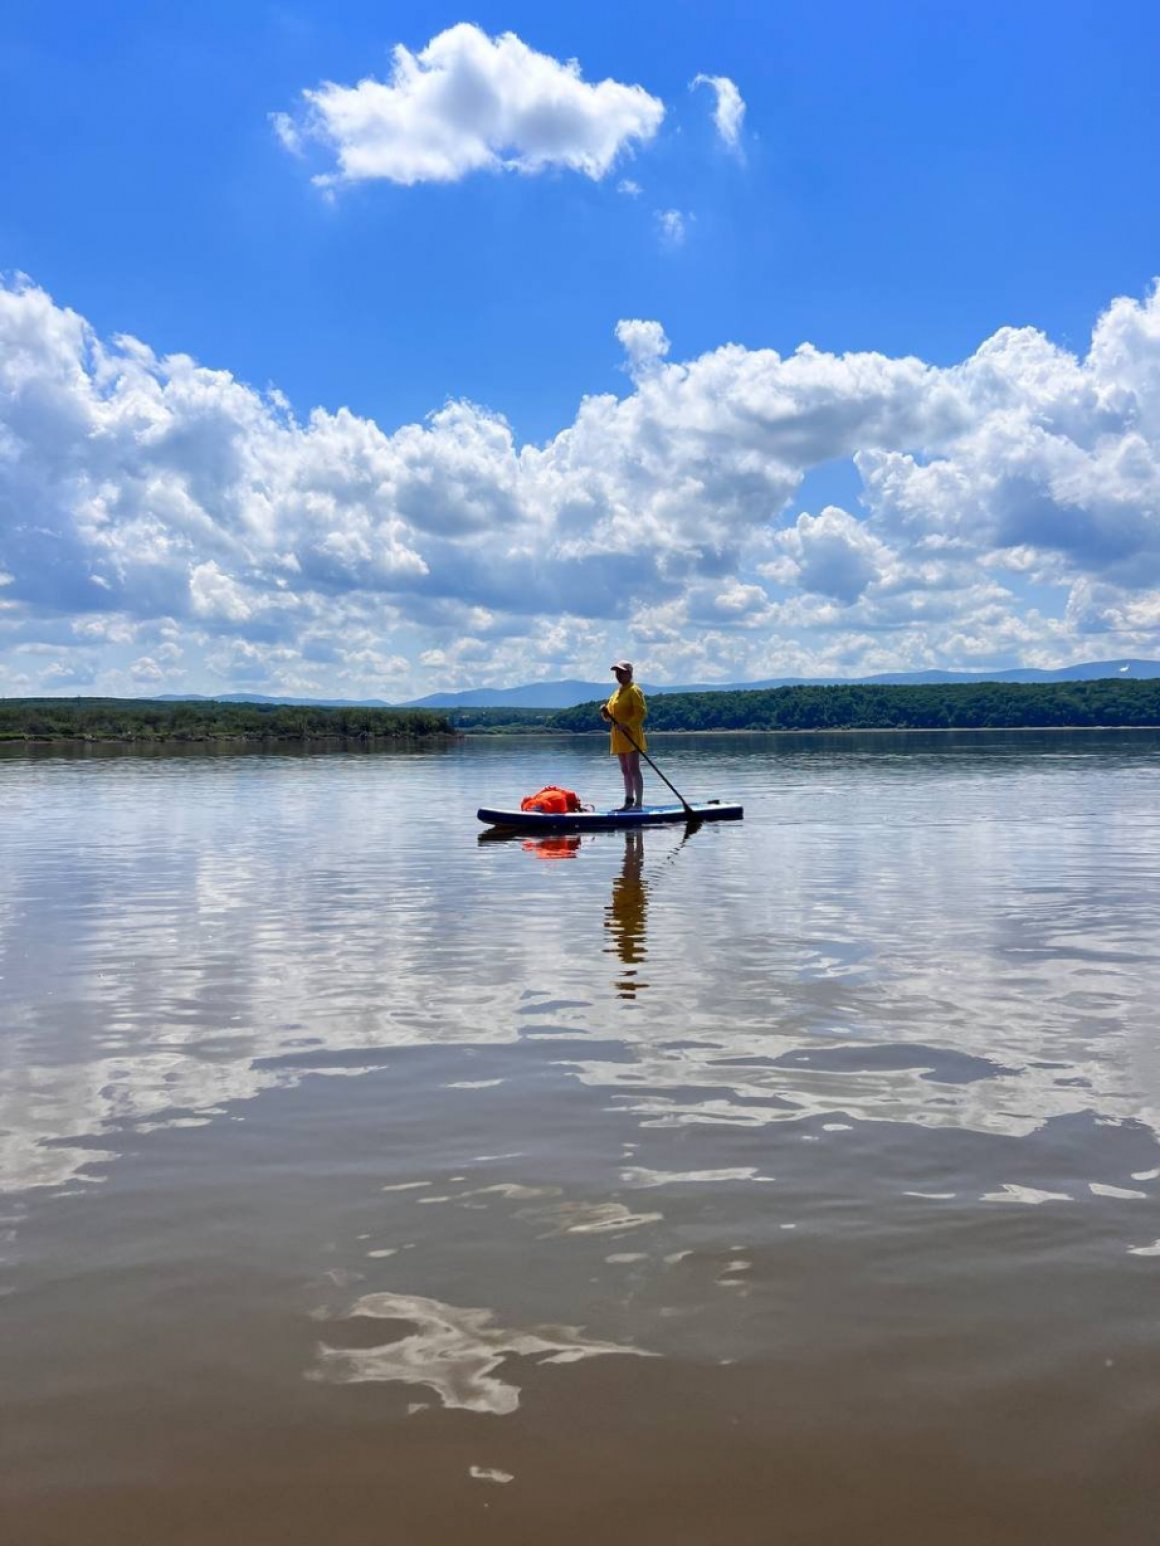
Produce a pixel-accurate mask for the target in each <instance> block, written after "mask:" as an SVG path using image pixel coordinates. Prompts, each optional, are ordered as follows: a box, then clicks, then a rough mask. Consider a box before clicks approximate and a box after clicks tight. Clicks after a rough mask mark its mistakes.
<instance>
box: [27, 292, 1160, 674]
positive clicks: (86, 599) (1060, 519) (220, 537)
mask: <svg viewBox="0 0 1160 1546" xmlns="http://www.w3.org/2000/svg"><path fill="white" fill-rule="evenodd" d="M616 336H617V339H618V340H619V343H620V346H621V348H622V349H623V351H624V355H625V359H626V366H627V370H628V374H629V377H630V382H631V385H630V386H629V387H628V388H627V390H626V392H625V394H624V395H623V396H616V395H613V394H611V393H605V394H600V395H596V396H591V397H588V398H585V399H584V400H583V402H582V403H581V405H580V408H579V410H578V411H577V413H576V415H575V417H574V419H573V420H572V422H571V423H569V424H567V425H565V426H564V427H563V428H562V429H561V430H560V431H559V433H558V434H556V435H555V436H554V437H553V438H551V439H550V440H548V441H547V442H546V443H543V444H539V445H533V444H525V443H521V442H520V440H519V438H518V437H517V435H516V434H515V432H514V430H513V428H512V426H511V425H510V424H508V423H507V422H506V420H504V419H503V418H502V417H500V416H499V415H497V414H494V413H491V412H489V411H488V410H487V409H486V408H483V407H480V406H478V405H475V404H472V403H466V402H452V403H449V404H448V405H446V406H445V407H444V408H442V409H440V410H439V411H438V412H437V413H434V414H432V415H431V416H430V417H429V418H427V419H426V420H425V421H423V422H422V423H416V424H408V425H404V426H402V427H401V428H399V429H397V430H395V431H394V432H393V433H388V432H387V431H385V430H383V429H382V428H381V427H380V426H379V425H377V424H375V423H374V422H373V421H372V420H369V419H366V418H361V417H359V416H358V415H356V414H353V413H351V412H350V411H349V410H347V409H339V410H338V411H336V412H327V411H324V410H322V409H316V410H314V411H313V412H311V413H308V414H306V415H305V416H299V415H297V414H296V413H295V412H293V411H292V410H291V408H290V407H289V406H288V404H287V403H286V402H285V400H284V399H283V398H282V397H281V396H280V395H279V394H278V393H276V392H269V393H263V392H258V391H256V390H254V389H253V388H251V387H249V386H247V385H246V384H245V383H243V382H240V381H238V380H237V379H236V378H235V377H233V376H231V375H230V374H229V373H228V372H226V371H221V370H214V369H211V368H209V367H206V366H204V365H201V364H199V363H198V362H196V361H195V360H193V359H191V358H190V357H189V356H188V355H183V354H177V355H168V356H160V355H157V354H155V353H154V352H153V351H152V350H150V349H149V348H148V347H147V345H145V344H144V343H141V342H139V341H137V340H134V339H130V338H123V337H121V338H112V339H106V338H101V337H99V336H98V335H97V334H96V333H95V332H94V331H93V329H92V328H90V327H89V326H88V324H87V323H86V322H85V321H84V319H83V318H81V317H80V316H78V315H77V314H76V313H75V312H73V311H70V310H69V309H67V308H66V307H63V306H60V305H58V304H56V303H55V302H54V301H53V300H52V298H51V297H50V296H48V295H47V294H46V293H45V292H44V291H43V290H41V289H39V288H37V287H36V286H35V285H34V284H32V283H30V282H27V281H24V282H18V283H13V284H8V285H0V574H3V576H4V583H3V587H2V589H0V691H3V690H9V691H13V690H16V687H17V685H22V684H26V683H28V682H32V683H33V684H34V685H37V686H41V687H45V688H48V689H49V690H51V689H53V688H56V689H58V690H62V689H63V688H64V687H65V686H69V685H75V684H78V683H84V682H95V683H96V684H97V685H98V686H99V687H100V689H101V690H106V691H114V690H117V689H118V688H120V689H122V690H126V691H129V690H140V688H141V686H142V685H147V684H148V683H149V682H150V681H157V680H160V678H158V677H157V676H155V675H154V672H155V670H156V671H160V672H162V673H163V675H164V679H165V681H166V682H167V683H173V684H174V687H175V688H176V687H177V685H178V684H179V683H181V682H185V683H186V684H187V685H188V686H189V687H190V689H191V690H206V689H207V688H209V687H212V686H214V685H217V684H219V683H220V686H221V688H222V689H225V688H226V687H228V686H229V685H232V684H239V683H244V684H245V685H250V686H258V685H259V684H264V690H265V688H271V689H272V688H277V689H279V690H287V691H291V690H293V691H299V692H304V693H310V692H313V693H317V694H318V695H327V696H330V695H339V694H347V695H351V696H355V695H365V696H371V695H376V696H377V695H400V694H402V693H405V692H406V690H407V689H408V688H411V689H412V690H413V691H414V692H416V693H417V692H420V691H422V690H424V689H425V687H427V686H443V685H460V684H461V683H467V682H473V681H474V682H478V681H493V682H501V683H502V682H511V681H513V680H522V679H528V678H531V677H534V676H543V675H561V676H576V675H586V674H591V675H592V676H594V677H599V676H602V675H603V671H604V667H605V666H606V664H607V661H608V659H611V658H614V655H615V654H616V653H617V652H621V653H627V652H629V651H630V650H631V652H632V655H633V658H634V659H637V658H639V660H640V661H641V670H642V674H643V675H646V676H651V677H652V679H653V680H666V679H667V680H675V679H681V678H682V677H683V678H684V679H686V680H690V679H691V680H697V679H701V680H708V679H712V678H714V677H716V678H718V679H719V678H721V677H726V678H732V679H740V678H744V677H746V676H750V677H752V676H763V675H764V676H768V675H774V674H779V675H780V674H791V673H792V672H795V671H796V672H798V673H809V672H827V673H833V672H840V673H844V674H854V673H855V672H858V671H870V670H885V669H900V668H902V667H907V666H911V667H913V666H919V665H931V664H943V665H947V664H950V665H954V664H964V663H968V662H975V663H988V662H991V661H994V662H996V663H999V662H1002V663H1015V662H1016V661H1021V662H1023V663H1026V664H1051V663H1056V662H1059V661H1066V660H1068V659H1075V658H1078V657H1080V656H1081V655H1082V656H1086V657H1088V658H1090V657H1091V656H1092V655H1107V656H1109V657H1110V656H1112V655H1113V654H1116V653H1119V654H1125V655H1126V654H1148V653H1157V652H1160V299H1158V297H1157V294H1156V293H1153V294H1151V295H1150V296H1148V297H1147V298H1145V299H1143V300H1130V299H1124V300H1117V301H1115V302H1114V303H1113V304H1112V305H1111V306H1110V307H1109V309H1108V310H1107V312H1106V313H1105V314H1104V315H1103V316H1102V317H1101V318H1100V319H1099V320H1098V322H1097V324H1096V327H1095V329H1094V332H1093V337H1092V343H1091V347H1090V349H1089V350H1088V351H1087V353H1086V354H1083V355H1079V354H1075V353H1073V352H1071V351H1069V350H1066V349H1062V348H1060V347H1058V346H1056V345H1054V344H1052V343H1051V342H1050V341H1049V340H1048V339H1047V338H1045V337H1044V336H1043V335H1042V334H1041V333H1039V332H1036V331H1035V330H1033V329H1027V328H1023V329H1013V328H1004V329H1001V330H1000V331H999V332H997V333H996V334H995V335H994V336H993V337H991V338H989V339H987V340H985V341H984V342H983V343H982V344H981V345H980V346H979V348H978V349H977V350H976V351H975V352H974V353H973V354H972V355H970V356H969V357H968V358H967V359H965V360H963V361H962V362H961V363H959V364H956V365H951V366H934V365H930V364H927V363H925V362H924V361H922V360H919V359H916V358H913V357H901V358H895V357H891V356H888V355H884V354H877V353H870V352H862V353H852V354H845V355H839V354H832V353H828V352H825V351H822V350H818V349H815V348H812V347H811V346H809V345H802V346H801V347H800V348H799V349H797V350H796V351H795V352H794V353H792V354H790V355H781V354H778V353H777V352H775V351H773V350H770V349H748V348H744V347H742V346H740V345H737V344H724V345H722V346H721V347H719V348H715V349H711V350H709V351H707V352H706V353H704V354H701V355H699V356H697V357H695V358H692V359H687V360H673V359H672V358H671V348H670V345H669V340H668V338H667V337H666V335H665V332H664V329H663V327H662V326H661V324H660V323H659V322H658V321H656V320H653V319H648V318H639V317H638V318H632V319H625V320H624V321H622V322H620V323H619V324H618V325H617V328H616ZM610 346H611V341H610ZM842 459H848V460H851V461H852V462H853V464H854V466H855V467H856V468H857V469H858V470H859V471H860V473H861V477H862V480H863V482H862V490H861V499H860V503H859V507H858V508H857V509H855V510H844V509H840V508H838V507H837V506H835V505H826V506H825V507H824V508H822V509H821V510H820V512H818V513H814V512H813V511H811V510H810V509H808V508H806V509H803V508H802V506H801V504H800V502H799V501H800V499H801V495H802V492H803V483H804V481H805V480H806V479H807V478H808V476H809V474H810V473H811V470H812V469H814V468H818V467H822V466H823V465H826V464H830V463H833V462H835V461H838V460H842ZM808 487H809V485H808V483H805V488H806V490H808ZM1028 586H1034V587H1035V601H1034V604H1031V602H1030V601H1029V600H1028V595H1029V592H1028V591H1027V587H1028ZM610 648H612V649H613V654H612V655H610V654H609V649H610ZM407 663H410V664H409V665H408V664H407Z"/></svg>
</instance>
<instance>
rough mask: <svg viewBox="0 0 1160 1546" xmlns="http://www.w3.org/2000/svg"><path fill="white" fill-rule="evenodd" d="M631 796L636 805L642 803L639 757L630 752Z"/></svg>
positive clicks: (642, 781) (641, 776)
mask: <svg viewBox="0 0 1160 1546" xmlns="http://www.w3.org/2000/svg"><path fill="white" fill-rule="evenodd" d="M632 797H633V799H634V800H635V801H636V804H637V806H638V807H639V806H641V805H643V804H644V774H643V773H642V772H641V770H640V757H639V756H638V755H637V753H636V752H633V754H632Z"/></svg>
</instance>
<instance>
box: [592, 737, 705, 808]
mask: <svg viewBox="0 0 1160 1546" xmlns="http://www.w3.org/2000/svg"><path fill="white" fill-rule="evenodd" d="M608 721H609V724H613V725H615V726H616V728H617V729H618V730H619V731H620V733H621V735H622V736H623V737H624V739H625V740H626V741H627V742H628V744H629V745H630V746H631V747H632V749H633V751H636V752H639V753H640V755H641V756H642V757H643V758H644V760H645V761H646V762H647V763H648V765H649V767H650V768H651V769H652V770H653V772H654V773H655V774H656V776H657V777H658V778H659V779H660V781H661V783H662V784H668V786H669V788H670V789H671V790H672V791H673V793H674V794H675V795H676V797H677V799H678V800H679V801H680V802H681V804H682V805H683V806H684V807H685V815H686V816H687V817H688V818H689V820H690V821H700V819H701V818H700V817H699V816H698V815H697V813H696V811H695V810H694V809H693V807H692V806H691V805H690V804H689V802H688V800H686V799H685V797H684V795H683V794H682V793H681V791H680V790H679V789H678V788H677V786H676V784H673V783H670V782H669V780H668V779H667V778H666V777H665V775H664V774H663V773H662V772H661V770H660V768H658V767H657V765H656V763H655V762H654V761H653V760H652V758H651V757H650V756H649V754H648V752H646V751H645V749H644V747H643V746H638V745H637V742H636V738H635V737H634V736H633V733H632V731H631V730H629V729H628V728H627V727H626V726H625V725H622V724H621V723H620V721H619V719H613V717H612V715H611V714H610V715H609V716H608Z"/></svg>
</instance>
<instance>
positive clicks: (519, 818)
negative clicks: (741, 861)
mask: <svg viewBox="0 0 1160 1546" xmlns="http://www.w3.org/2000/svg"><path fill="white" fill-rule="evenodd" d="M691 805H692V811H693V814H692V816H690V815H689V813H688V811H687V810H686V809H685V807H684V806H683V805H642V806H641V807H640V809H639V810H632V811H618V810H608V811H567V812H559V813H556V812H550V811H503V810H494V809H492V808H491V807H489V806H486V805H485V806H483V807H482V808H481V809H480V811H479V819H480V821H483V822H486V823H487V825H488V826H489V827H505V828H506V829H507V830H508V831H510V832H604V831H607V830H608V829H609V828H610V827H658V826H660V825H662V823H665V822H674V821H740V820H741V818H742V816H743V815H744V814H745V809H744V807H743V806H740V805H724V804H722V803H721V801H720V800H705V801H702V802H697V801H692V802H691Z"/></svg>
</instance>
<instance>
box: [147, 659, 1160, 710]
mask: <svg viewBox="0 0 1160 1546" xmlns="http://www.w3.org/2000/svg"><path fill="white" fill-rule="evenodd" d="M1105 677H1119V678H1128V679H1131V678H1136V679H1137V680H1142V679H1149V678H1152V677H1160V660H1133V659H1126V658H1124V657H1120V658H1119V659H1117V660H1090V661H1083V662H1081V663H1080V664H1078V665H1074V666H1060V667H1057V668H1055V669H1053V670H1040V669H1037V668H1035V667H1033V666H1015V667H1012V668H1011V669H1009V670H1005V671H884V672H880V673H878V674H877V675H875V676H857V677H840V676H775V677H766V678H764V679H762V680H761V681H755V682H701V683H696V684H692V685H689V686H666V687H658V686H653V685H650V684H649V683H647V682H642V683H641V687H642V689H643V690H644V692H645V693H646V694H651V695H652V696H653V697H658V696H661V695H662V694H669V693H686V692H760V691H762V690H765V689H768V688H773V687H875V686H878V687H887V686H889V687H923V686H931V685H934V684H937V683H954V682H1091V681H1098V680H1100V679H1101V678H1105ZM611 690H612V687H611V682H582V681H575V680H564V681H558V682H527V683H524V684H523V685H522V686H519V687H472V688H468V689H466V690H464V691H462V692H435V693H428V694H427V695H426V697H423V698H411V699H408V700H407V701H406V702H400V703H391V702H388V700H387V699H385V698H358V699H351V698H280V697H271V696H269V695H267V694H263V693H237V692H235V693H165V694H163V695H162V696H161V697H159V698H156V699H155V700H154V701H155V702H161V703H175V702H194V703H196V702H217V703H271V704H291V705H292V704H300V705H305V706H309V707H317V708H376V709H380V708H406V709H482V708H509V709H569V708H573V707H574V706H575V705H576V704H578V703H591V702H593V701H595V700H600V699H603V698H606V697H607V696H608V695H609V693H610V692H611Z"/></svg>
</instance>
